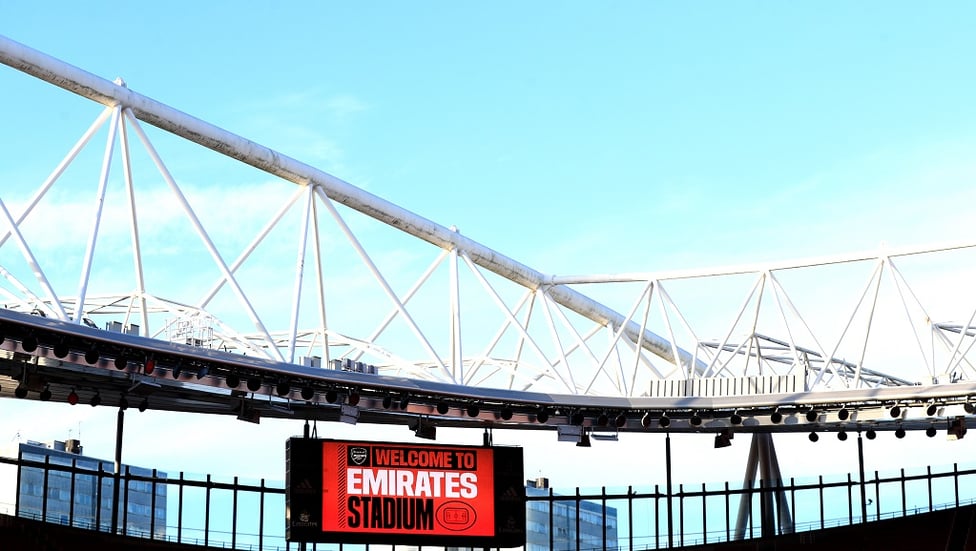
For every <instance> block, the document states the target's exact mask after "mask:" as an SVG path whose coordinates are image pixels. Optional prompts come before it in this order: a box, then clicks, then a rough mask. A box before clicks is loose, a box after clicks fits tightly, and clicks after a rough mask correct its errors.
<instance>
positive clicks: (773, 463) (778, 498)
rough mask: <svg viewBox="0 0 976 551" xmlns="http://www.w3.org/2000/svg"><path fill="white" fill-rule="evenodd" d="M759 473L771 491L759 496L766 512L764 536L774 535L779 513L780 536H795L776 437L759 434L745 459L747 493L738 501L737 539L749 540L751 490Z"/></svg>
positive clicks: (744, 485)
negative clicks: (747, 529) (784, 488)
mask: <svg viewBox="0 0 976 551" xmlns="http://www.w3.org/2000/svg"><path fill="white" fill-rule="evenodd" d="M757 473H758V474H759V476H760V478H761V479H762V481H763V482H764V484H763V487H764V488H768V490H767V491H765V492H763V494H762V495H761V496H760V499H761V500H762V501H763V507H761V510H762V511H763V512H764V513H763V516H764V518H762V519H761V523H762V534H763V536H771V535H774V534H775V532H774V531H773V526H776V525H777V522H776V515H777V513H778V518H779V522H778V525H779V531H780V533H784V534H791V533H793V532H794V531H795V527H794V525H793V515H792V513H791V512H790V504H789V502H788V501H787V499H786V493H785V492H784V491H783V475H782V473H781V472H780V469H779V459H777V457H776V448H775V447H774V446H773V436H772V435H771V434H766V433H756V434H753V436H752V443H751V445H750V447H749V458H748V459H747V460H746V472H745V476H744V477H743V480H742V489H743V490H747V492H744V493H743V494H742V499H741V501H739V514H738V516H737V517H736V523H735V539H737V540H741V539H745V538H746V526H747V524H748V522H749V518H750V516H751V509H752V508H751V504H752V493H751V492H748V490H752V489H753V488H755V486H756V474H757ZM774 505H775V506H774ZM750 535H751V534H750Z"/></svg>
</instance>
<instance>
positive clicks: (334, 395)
mask: <svg viewBox="0 0 976 551" xmlns="http://www.w3.org/2000/svg"><path fill="white" fill-rule="evenodd" d="M325 401H326V402H328V403H330V404H334V403H336V402H338V401H339V393H338V392H336V390H335V389H334V388H330V389H329V390H326V391H325Z"/></svg>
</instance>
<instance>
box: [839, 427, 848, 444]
mask: <svg viewBox="0 0 976 551" xmlns="http://www.w3.org/2000/svg"><path fill="white" fill-rule="evenodd" d="M837 439H838V440H840V441H841V442H843V441H845V440H847V431H846V430H844V429H841V430H840V432H838V433H837Z"/></svg>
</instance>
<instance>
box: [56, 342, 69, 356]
mask: <svg viewBox="0 0 976 551" xmlns="http://www.w3.org/2000/svg"><path fill="white" fill-rule="evenodd" d="M68 352H70V350H68V343H67V342H65V340H64V339H61V340H59V341H58V343H57V344H55V345H54V355H55V356H57V357H58V358H64V357H66V356H67V355H68Z"/></svg>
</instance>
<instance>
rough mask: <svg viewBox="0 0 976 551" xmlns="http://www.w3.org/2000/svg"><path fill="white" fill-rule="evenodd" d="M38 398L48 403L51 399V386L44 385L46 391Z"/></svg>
mask: <svg viewBox="0 0 976 551" xmlns="http://www.w3.org/2000/svg"><path fill="white" fill-rule="evenodd" d="M38 398H40V399H41V401H42V402H47V401H48V400H50V399H51V387H50V385H44V390H42V391H41V393H40V394H39V395H38Z"/></svg>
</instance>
